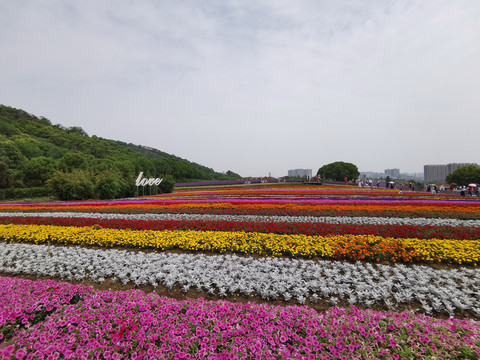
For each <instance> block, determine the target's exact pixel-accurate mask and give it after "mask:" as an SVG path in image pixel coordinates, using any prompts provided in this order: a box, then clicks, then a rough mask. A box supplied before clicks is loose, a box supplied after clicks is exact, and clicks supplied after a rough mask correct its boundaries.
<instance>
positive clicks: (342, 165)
mask: <svg viewBox="0 0 480 360" xmlns="http://www.w3.org/2000/svg"><path fill="white" fill-rule="evenodd" d="M359 175H360V172H359V171H358V168H357V166H356V165H354V164H352V163H346V162H343V161H337V162H333V163H330V164H327V165H323V166H322V167H321V168H320V169H318V171H317V176H321V177H322V179H331V180H335V181H343V179H345V178H347V179H349V180H351V179H357V178H358V176H359Z"/></svg>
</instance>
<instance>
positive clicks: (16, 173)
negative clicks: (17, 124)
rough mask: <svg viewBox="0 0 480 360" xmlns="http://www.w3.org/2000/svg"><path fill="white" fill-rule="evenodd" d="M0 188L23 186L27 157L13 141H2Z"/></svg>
mask: <svg viewBox="0 0 480 360" xmlns="http://www.w3.org/2000/svg"><path fill="white" fill-rule="evenodd" d="M0 163H1V166H0V188H7V187H11V186H22V185H23V184H22V181H21V179H22V178H23V168H24V166H25V158H24V156H23V155H22V153H21V152H20V150H18V148H17V147H16V146H15V144H14V143H13V142H12V141H9V140H7V141H3V142H0Z"/></svg>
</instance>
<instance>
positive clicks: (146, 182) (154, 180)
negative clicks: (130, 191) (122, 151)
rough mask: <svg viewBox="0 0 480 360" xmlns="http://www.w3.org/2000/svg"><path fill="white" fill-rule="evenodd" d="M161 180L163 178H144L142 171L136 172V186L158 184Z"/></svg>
mask: <svg viewBox="0 0 480 360" xmlns="http://www.w3.org/2000/svg"><path fill="white" fill-rule="evenodd" d="M142 178H143V179H142ZM162 180H163V179H159V178H150V179H147V178H144V177H143V171H142V172H141V173H140V174H138V178H137V180H136V181H135V185H137V186H146V185H149V186H152V185H160V183H161V182H162Z"/></svg>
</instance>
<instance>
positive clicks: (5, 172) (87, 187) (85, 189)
mask: <svg viewBox="0 0 480 360" xmlns="http://www.w3.org/2000/svg"><path fill="white" fill-rule="evenodd" d="M141 171H143V172H144V174H145V176H146V177H161V178H163V179H164V180H163V181H162V183H161V184H160V185H159V186H158V191H159V192H171V191H172V190H173V186H174V184H175V181H176V180H178V181H182V182H186V181H188V180H190V179H191V180H199V179H200V180H220V179H236V178H239V177H240V176H239V175H238V174H235V173H233V172H228V173H227V175H224V174H220V173H216V172H215V171H213V170H212V169H209V168H207V167H205V166H201V165H199V164H195V163H191V162H189V161H187V160H184V159H181V158H178V157H176V156H173V155H169V154H167V153H164V152H161V151H160V150H156V149H153V148H147V147H142V146H138V145H133V144H125V143H122V142H116V141H113V140H107V139H103V138H100V137H97V136H95V135H94V136H91V137H90V136H88V134H87V133H86V132H85V131H84V130H83V129H82V128H80V127H76V126H74V127H69V128H65V127H63V126H61V125H52V124H51V122H50V121H49V120H48V119H46V118H43V117H40V118H37V117H35V116H33V115H31V114H28V113H27V112H25V111H23V110H19V109H14V108H11V107H7V106H3V105H0V189H3V194H4V196H5V194H21V195H23V196H26V197H28V196H29V194H30V193H31V194H32V195H31V196H36V195H38V194H52V195H55V196H57V197H58V198H59V199H64V200H78V199H90V198H99V199H109V198H119V197H126V196H133V195H135V179H136V177H137V175H138V174H139V173H140V172H141ZM18 189H23V191H18ZM27 189H31V191H30V192H29V190H27ZM1 195H2V191H0V198H1ZM12 196H13V197H15V195H12Z"/></svg>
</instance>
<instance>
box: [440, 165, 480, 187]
mask: <svg viewBox="0 0 480 360" xmlns="http://www.w3.org/2000/svg"><path fill="white" fill-rule="evenodd" d="M447 183H449V184H452V183H456V184H457V185H461V186H467V185H468V184H471V183H474V184H479V183H480V167H479V166H476V165H465V166H461V167H459V168H458V169H457V170H455V171H454V172H453V173H451V174H449V175H447Z"/></svg>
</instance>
